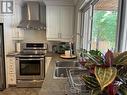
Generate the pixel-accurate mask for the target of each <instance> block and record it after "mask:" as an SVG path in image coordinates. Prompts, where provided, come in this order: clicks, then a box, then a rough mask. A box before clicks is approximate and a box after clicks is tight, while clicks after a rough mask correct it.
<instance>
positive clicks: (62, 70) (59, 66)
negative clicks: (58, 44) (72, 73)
mask: <svg viewBox="0 0 127 95" xmlns="http://www.w3.org/2000/svg"><path fill="white" fill-rule="evenodd" d="M55 65H56V67H55V71H54V75H53V77H54V79H66V77H67V71H69V70H70V69H79V68H80V64H79V63H78V62H76V61H57V62H56V63H55Z"/></svg>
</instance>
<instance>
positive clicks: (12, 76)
mask: <svg viewBox="0 0 127 95" xmlns="http://www.w3.org/2000/svg"><path fill="white" fill-rule="evenodd" d="M8 84H16V74H9V76H8Z"/></svg>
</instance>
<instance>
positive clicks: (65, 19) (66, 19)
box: [60, 7, 74, 40]
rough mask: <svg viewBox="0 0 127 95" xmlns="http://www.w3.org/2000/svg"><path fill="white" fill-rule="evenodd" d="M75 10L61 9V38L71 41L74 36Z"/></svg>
mask: <svg viewBox="0 0 127 95" xmlns="http://www.w3.org/2000/svg"><path fill="white" fill-rule="evenodd" d="M73 16H74V8H73V7H61V31H60V32H61V38H62V39H64V40H66V39H68V40H71V39H72V36H73V25H74V19H73V18H74V17H73Z"/></svg>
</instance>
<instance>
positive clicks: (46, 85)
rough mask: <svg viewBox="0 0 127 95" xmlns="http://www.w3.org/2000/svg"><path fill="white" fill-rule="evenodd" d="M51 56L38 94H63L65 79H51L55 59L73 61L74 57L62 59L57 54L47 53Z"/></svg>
mask: <svg viewBox="0 0 127 95" xmlns="http://www.w3.org/2000/svg"><path fill="white" fill-rule="evenodd" d="M48 55H50V56H52V57H53V58H52V60H51V62H50V65H49V68H48V72H47V74H46V76H45V80H44V82H43V85H42V88H41V90H40V93H39V95H65V84H66V83H67V80H66V79H53V73H54V70H55V62H56V61H62V60H64V61H74V60H76V59H62V58H60V55H58V54H51V53H50V54H48Z"/></svg>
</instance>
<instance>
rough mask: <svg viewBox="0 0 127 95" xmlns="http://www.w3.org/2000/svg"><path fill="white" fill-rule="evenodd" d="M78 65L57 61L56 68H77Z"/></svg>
mask: <svg viewBox="0 0 127 95" xmlns="http://www.w3.org/2000/svg"><path fill="white" fill-rule="evenodd" d="M79 66H80V65H79V63H78V62H76V61H57V62H56V67H71V68H73V67H79Z"/></svg>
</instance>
